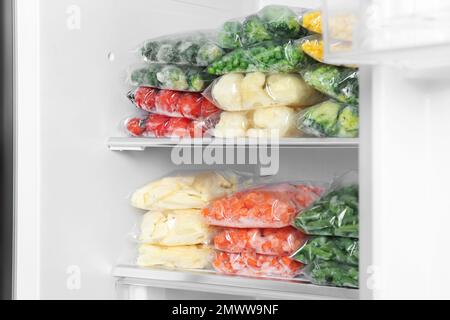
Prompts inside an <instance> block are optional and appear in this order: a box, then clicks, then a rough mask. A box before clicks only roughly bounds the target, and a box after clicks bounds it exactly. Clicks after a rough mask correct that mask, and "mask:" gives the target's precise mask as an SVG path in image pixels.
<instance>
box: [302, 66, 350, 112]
mask: <svg viewBox="0 0 450 320" xmlns="http://www.w3.org/2000/svg"><path fill="white" fill-rule="evenodd" d="M300 73H301V75H302V76H303V79H304V80H305V82H306V83H307V84H309V85H310V86H311V87H313V88H314V89H316V90H317V91H319V92H322V93H323V94H325V95H327V96H329V97H331V98H334V99H336V100H338V101H339V102H342V103H347V104H351V105H358V103H359V79H358V70H357V69H353V68H347V67H338V66H332V65H327V64H323V63H315V64H312V65H309V66H307V67H305V68H302V70H301V71H300Z"/></svg>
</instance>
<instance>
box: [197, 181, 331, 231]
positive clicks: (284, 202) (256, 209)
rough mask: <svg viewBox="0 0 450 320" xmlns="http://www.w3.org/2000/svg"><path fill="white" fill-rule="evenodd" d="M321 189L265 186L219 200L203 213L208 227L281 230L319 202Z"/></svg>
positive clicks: (301, 186)
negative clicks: (296, 216) (301, 212)
mask: <svg viewBox="0 0 450 320" xmlns="http://www.w3.org/2000/svg"><path fill="white" fill-rule="evenodd" d="M323 191H324V188H323V187H322V186H319V185H318V184H312V183H295V184H294V183H284V184H272V185H264V186H259V187H255V188H251V189H248V190H245V191H240V192H237V193H235V194H233V195H231V196H228V197H224V198H222V199H218V200H215V201H213V202H212V203H210V205H209V206H208V207H207V208H205V209H203V215H204V217H205V218H206V221H207V223H209V224H210V225H213V226H220V227H230V228H283V227H287V226H290V225H291V224H292V221H293V219H294V217H295V215H296V214H297V213H298V212H299V211H301V210H304V209H305V208H307V207H309V206H310V205H311V204H312V203H314V202H315V201H316V200H317V199H319V198H320V196H321V194H322V193H323Z"/></svg>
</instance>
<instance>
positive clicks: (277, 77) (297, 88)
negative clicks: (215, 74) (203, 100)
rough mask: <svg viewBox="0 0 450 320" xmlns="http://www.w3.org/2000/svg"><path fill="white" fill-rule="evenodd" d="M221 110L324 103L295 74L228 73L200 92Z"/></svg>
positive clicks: (321, 96) (313, 90)
mask: <svg viewBox="0 0 450 320" xmlns="http://www.w3.org/2000/svg"><path fill="white" fill-rule="evenodd" d="M203 94H204V95H205V96H206V97H207V98H208V99H209V100H210V101H211V102H212V103H214V104H215V105H216V106H217V107H218V108H220V109H222V110H225V111H249V110H257V109H261V108H270V107H281V106H283V107H292V108H303V107H308V106H312V105H315V104H317V103H319V102H321V101H323V100H324V97H323V95H322V94H320V93H319V92H318V91H316V90H315V89H313V88H312V87H310V86H309V85H307V84H306V83H305V81H304V80H303V78H302V77H301V76H300V75H299V74H293V73H288V74H284V73H283V74H265V73H262V72H253V73H247V74H240V73H232V74H227V75H224V76H222V77H220V78H219V79H217V80H215V81H214V82H213V84H212V85H211V86H210V87H209V88H208V89H206V90H205V91H204V93H203Z"/></svg>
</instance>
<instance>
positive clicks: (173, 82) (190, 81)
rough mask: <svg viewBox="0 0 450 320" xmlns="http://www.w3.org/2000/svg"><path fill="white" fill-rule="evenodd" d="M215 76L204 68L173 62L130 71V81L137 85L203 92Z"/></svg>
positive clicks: (142, 66) (131, 83)
mask: <svg viewBox="0 0 450 320" xmlns="http://www.w3.org/2000/svg"><path fill="white" fill-rule="evenodd" d="M213 80H214V77H213V76H211V75H209V74H208V73H207V72H206V71H205V70H204V69H202V68H198V67H191V66H177V65H173V64H148V65H141V66H137V67H133V68H132V69H131V70H130V71H129V76H128V82H129V84H130V85H132V86H136V87H140V86H143V87H152V88H159V89H168V90H177V91H186V92H201V91H203V90H205V89H206V88H207V87H208V86H209V85H210V84H211V82H212V81H213Z"/></svg>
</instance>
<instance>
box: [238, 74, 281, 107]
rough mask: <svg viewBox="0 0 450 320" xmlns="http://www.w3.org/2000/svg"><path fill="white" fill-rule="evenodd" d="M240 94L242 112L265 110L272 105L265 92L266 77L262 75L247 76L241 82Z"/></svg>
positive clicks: (272, 102)
mask: <svg viewBox="0 0 450 320" xmlns="http://www.w3.org/2000/svg"><path fill="white" fill-rule="evenodd" d="M241 92H242V106H243V108H244V110H253V109H258V108H265V107H270V106H272V105H273V104H274V101H273V100H272V98H271V97H270V96H269V94H268V93H267V91H266V75H265V74H264V73H261V72H255V73H249V74H247V75H246V76H245V78H244V80H243V81H242V87H241Z"/></svg>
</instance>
